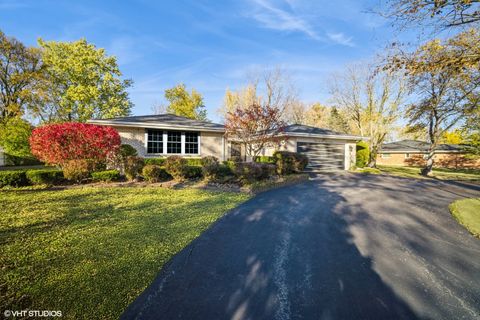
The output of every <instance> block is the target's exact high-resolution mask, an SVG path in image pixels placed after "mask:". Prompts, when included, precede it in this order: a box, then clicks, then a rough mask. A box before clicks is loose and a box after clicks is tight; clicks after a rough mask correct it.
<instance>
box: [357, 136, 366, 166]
mask: <svg viewBox="0 0 480 320" xmlns="http://www.w3.org/2000/svg"><path fill="white" fill-rule="evenodd" d="M356 149H357V153H356V155H357V156H356V161H355V165H356V166H357V167H358V168H363V167H365V166H366V165H367V164H368V160H369V157H370V150H369V146H368V143H366V142H365V141H360V142H358V143H357V148H356Z"/></svg>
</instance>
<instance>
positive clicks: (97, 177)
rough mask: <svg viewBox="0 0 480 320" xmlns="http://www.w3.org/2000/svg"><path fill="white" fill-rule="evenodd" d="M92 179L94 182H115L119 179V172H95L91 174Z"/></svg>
mask: <svg viewBox="0 0 480 320" xmlns="http://www.w3.org/2000/svg"><path fill="white" fill-rule="evenodd" d="M92 178H93V180H94V181H104V182H111V181H117V180H119V179H120V172H119V171H118V170H105V171H96V172H92Z"/></svg>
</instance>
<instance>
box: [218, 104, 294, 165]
mask: <svg viewBox="0 0 480 320" xmlns="http://www.w3.org/2000/svg"><path fill="white" fill-rule="evenodd" d="M284 127H285V122H284V121H283V120H282V114H281V111H280V109H279V108H275V107H272V106H270V105H268V104H263V105H262V104H258V103H254V104H252V105H250V106H248V107H246V108H237V109H235V110H233V111H231V112H228V113H227V115H226V118H225V134H226V136H227V137H228V138H230V139H232V140H234V141H238V142H240V143H242V144H243V145H245V147H246V154H247V156H251V157H253V156H256V155H258V154H259V153H260V151H261V150H262V149H263V148H265V147H273V146H277V145H278V144H279V143H281V142H282V141H284V140H285V137H283V136H282V135H281V133H282V132H283V130H284Z"/></svg>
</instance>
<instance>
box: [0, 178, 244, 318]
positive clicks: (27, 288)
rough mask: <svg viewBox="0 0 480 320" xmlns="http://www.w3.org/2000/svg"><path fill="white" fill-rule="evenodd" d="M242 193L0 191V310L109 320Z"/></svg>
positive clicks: (156, 190)
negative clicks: (61, 314)
mask: <svg viewBox="0 0 480 320" xmlns="http://www.w3.org/2000/svg"><path fill="white" fill-rule="evenodd" d="M247 199H248V196H247V195H245V194H238V193H237V194H235V193H219V192H207V191H201V190H194V189H183V190H170V189H163V188H154V187H145V188H127V187H125V188H119V187H116V188H113V187H112V188H92V187H87V188H83V189H69V190H63V191H0V207H1V211H2V212H1V214H0V269H1V274H0V309H1V310H5V309H9V310H21V309H25V308H30V309H35V310H61V311H62V313H63V317H64V318H69V319H74V318H75V319H77V318H82V319H117V318H118V316H119V315H120V314H121V312H122V311H123V310H124V309H125V308H126V307H127V305H128V304H129V303H130V302H132V301H133V300H134V299H135V297H137V296H138V294H140V293H141V292H142V291H143V289H145V287H146V286H147V285H148V284H150V283H151V281H152V280H153V279H154V277H155V275H156V274H157V273H158V271H159V270H160V269H161V267H162V266H163V264H164V263H165V262H167V261H168V260H169V259H170V258H171V257H172V256H173V255H174V254H175V253H177V252H179V251H180V250H181V249H182V248H184V247H185V246H186V245H187V244H188V243H189V242H191V241H192V240H193V239H194V238H196V237H197V236H198V235H200V233H202V231H204V230H205V229H206V228H207V227H208V226H210V225H211V223H213V222H214V221H215V220H217V219H218V218H219V217H220V216H222V215H223V214H224V213H225V212H226V211H228V210H229V209H232V208H234V207H235V206H236V205H238V204H239V203H240V202H243V201H245V200H247Z"/></svg>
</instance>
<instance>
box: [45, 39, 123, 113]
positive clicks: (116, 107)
mask: <svg viewBox="0 0 480 320" xmlns="http://www.w3.org/2000/svg"><path fill="white" fill-rule="evenodd" d="M38 43H39V45H40V47H41V49H42V59H43V63H44V64H45V69H46V74H47V78H48V79H47V81H48V82H47V87H44V91H45V92H46V95H47V98H46V101H45V105H44V106H43V107H42V108H41V109H39V110H37V112H36V115H37V116H39V117H40V118H41V120H42V121H43V122H63V121H79V122H85V121H86V120H89V119H92V118H110V117H118V116H126V115H128V114H130V109H131V107H132V103H131V102H130V100H129V98H128V93H127V91H126V89H127V88H128V87H130V86H131V84H132V81H131V80H122V79H121V78H120V77H121V75H122V74H121V72H120V70H119V68H118V65H117V61H116V58H115V57H113V56H107V55H106V53H105V50H104V49H97V48H96V47H95V46H94V45H93V44H89V43H88V42H87V41H86V40H85V39H81V40H78V41H74V42H56V41H44V40H42V39H39V40H38Z"/></svg>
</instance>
